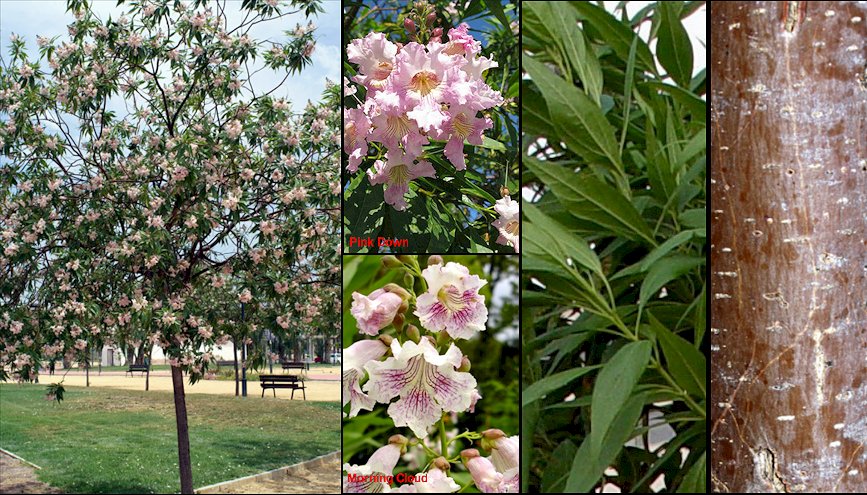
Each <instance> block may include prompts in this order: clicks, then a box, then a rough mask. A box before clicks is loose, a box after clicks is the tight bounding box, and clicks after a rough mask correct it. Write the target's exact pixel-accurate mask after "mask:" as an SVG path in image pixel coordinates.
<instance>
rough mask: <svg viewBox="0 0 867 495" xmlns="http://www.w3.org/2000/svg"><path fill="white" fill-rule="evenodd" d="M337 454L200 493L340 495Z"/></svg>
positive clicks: (221, 485) (222, 484)
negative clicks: (335, 494)
mask: <svg viewBox="0 0 867 495" xmlns="http://www.w3.org/2000/svg"><path fill="white" fill-rule="evenodd" d="M341 476H342V474H341V471H340V455H339V454H332V455H328V456H324V457H323V458H319V459H315V460H312V461H308V462H304V463H302V464H301V465H296V466H291V467H289V468H283V469H279V470H275V471H273V472H270V473H262V474H260V475H256V476H253V477H251V478H247V479H243V478H242V479H240V480H235V481H229V482H225V483H220V484H219V485H217V486H213V487H210V488H206V489H204V490H202V491H200V492H199V493H340V479H341Z"/></svg>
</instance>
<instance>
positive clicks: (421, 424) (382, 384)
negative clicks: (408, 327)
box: [364, 339, 476, 438]
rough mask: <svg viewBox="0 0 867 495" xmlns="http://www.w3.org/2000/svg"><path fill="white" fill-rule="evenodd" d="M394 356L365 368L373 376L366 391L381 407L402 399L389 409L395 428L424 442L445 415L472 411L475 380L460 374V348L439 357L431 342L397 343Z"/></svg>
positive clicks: (393, 343) (450, 349)
mask: <svg viewBox="0 0 867 495" xmlns="http://www.w3.org/2000/svg"><path fill="white" fill-rule="evenodd" d="M391 352H392V356H393V357H390V358H388V359H386V360H385V361H381V362H380V361H371V362H368V363H367V364H366V365H365V366H364V368H365V369H366V370H367V373H368V374H369V375H370V379H369V380H368V381H367V383H365V384H364V391H365V392H367V393H368V394H369V395H370V397H371V398H373V399H374V400H375V401H377V402H382V403H388V402H390V401H391V399H393V398H394V397H400V399H399V400H398V401H397V402H394V403H392V404H391V405H389V406H388V415H389V416H391V418H392V420H394V425H395V426H408V427H409V428H410V429H411V430H412V432H413V433H415V435H416V436H418V437H419V438H424V437H425V436H427V429H428V427H430V426H432V425H433V424H434V423H436V422H437V421H438V420H439V419H440V417H441V416H442V413H443V411H448V412H451V411H454V412H462V411H465V410H467V409H468V408H469V407H470V403H471V401H472V397H473V392H474V391H475V388H476V379H475V378H474V377H473V375H471V374H469V373H465V372H461V371H457V368H458V367H459V366H460V365H461V358H462V357H463V355H462V354H461V351H460V349H458V347H457V346H455V345H454V344H451V345H450V346H449V348H448V350H447V351H446V353H445V354H443V355H440V354H439V352H438V351H437V350H436V348H435V347H434V346H433V344H431V342H430V340H428V339H422V340H421V341H420V342H419V343H418V344H416V343H415V342H413V341H411V340H410V341H407V342H405V343H404V344H403V345H401V344H400V342H398V341H397V340H394V341H392V343H391Z"/></svg>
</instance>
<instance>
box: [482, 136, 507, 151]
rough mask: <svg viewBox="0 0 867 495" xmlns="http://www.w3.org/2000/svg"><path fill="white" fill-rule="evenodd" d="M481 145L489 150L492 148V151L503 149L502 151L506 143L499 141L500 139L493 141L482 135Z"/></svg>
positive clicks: (504, 149)
mask: <svg viewBox="0 0 867 495" xmlns="http://www.w3.org/2000/svg"><path fill="white" fill-rule="evenodd" d="M481 147H482V148H487V149H489V150H494V151H503V152H505V151H506V145H505V144H503V143H501V142H500V141H495V140H493V139H491V138H489V137H488V136H482V144H481Z"/></svg>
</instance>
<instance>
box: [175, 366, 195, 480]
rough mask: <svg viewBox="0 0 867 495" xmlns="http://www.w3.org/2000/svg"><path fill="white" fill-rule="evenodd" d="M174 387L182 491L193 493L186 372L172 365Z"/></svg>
mask: <svg viewBox="0 0 867 495" xmlns="http://www.w3.org/2000/svg"><path fill="white" fill-rule="evenodd" d="M171 368H172V387H173V388H174V392H175V419H176V421H177V425H178V469H179V470H180V474H181V493H193V468H192V463H191V461H190V431H189V427H188V424H187V403H186V396H185V395H184V373H183V371H182V370H181V368H180V367H178V366H172V367H171Z"/></svg>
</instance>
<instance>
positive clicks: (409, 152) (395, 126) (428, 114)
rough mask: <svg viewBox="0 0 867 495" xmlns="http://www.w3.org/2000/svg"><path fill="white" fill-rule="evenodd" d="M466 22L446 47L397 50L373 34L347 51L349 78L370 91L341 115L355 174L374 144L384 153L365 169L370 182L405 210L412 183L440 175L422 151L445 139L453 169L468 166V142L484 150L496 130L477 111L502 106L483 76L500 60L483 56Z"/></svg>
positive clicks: (432, 45) (436, 43)
mask: <svg viewBox="0 0 867 495" xmlns="http://www.w3.org/2000/svg"><path fill="white" fill-rule="evenodd" d="M468 30H469V26H468V25H467V24H461V25H460V26H458V27H457V28H453V29H451V30H449V32H448V37H449V41H448V42H447V43H440V42H439V41H437V40H434V41H430V42H429V43H427V44H426V45H422V44H419V43H416V42H411V43H407V44H406V45H404V46H402V47H399V46H398V45H396V44H395V43H392V42H391V41H389V40H388V39H386V37H385V35H384V34H383V33H370V34H368V35H367V36H365V37H364V38H361V39H356V40H353V41H352V43H350V44H349V46H348V47H347V48H346V53H347V57H348V59H349V61H350V62H352V63H353V64H356V65H357V66H358V74H357V75H355V76H354V77H353V78H352V79H353V81H355V82H356V83H358V84H361V85H363V86H364V87H365V88H366V90H367V95H366V98H365V101H364V102H361V106H360V107H359V108H352V109H346V110H344V143H345V144H344V150H345V151H346V153H347V154H348V155H349V165H348V169H349V171H351V172H355V171H357V170H358V166H359V165H360V164H361V162H362V160H363V159H364V157H366V156H367V154H368V151H369V144H371V143H380V144H381V145H382V147H383V148H384V149H385V150H387V152H386V154H385V160H381V159H380V160H377V161H376V162H375V163H374V166H373V168H372V169H370V170H368V171H367V174H368V177H369V179H370V182H371V184H383V185H385V201H386V202H387V203H388V204H390V205H392V206H393V207H394V208H395V209H398V210H403V209H405V208H406V206H407V204H406V199H405V198H404V195H405V194H406V193H407V192H408V191H409V182H410V181H412V180H413V179H417V178H419V177H435V176H436V171H435V170H434V168H433V166H432V165H431V163H430V162H429V161H427V160H424V159H423V154H424V152H423V150H422V147H423V146H425V145H427V144H430V141H431V140H434V141H440V142H445V143H446V145H445V156H446V158H447V159H448V160H449V161H450V162H451V163H452V164H453V165H454V166H455V169H456V170H464V169H466V162H465V161H464V141H466V142H468V143H470V144H474V145H480V144H482V133H483V132H484V131H485V130H486V129H490V128H491V127H492V126H493V123H492V121H491V119H489V118H487V117H485V116H479V112H481V111H484V110H487V109H490V108H493V107H495V106H498V105H500V104H502V103H503V97H502V95H500V93H499V92H497V91H495V90H493V89H492V88H491V87H490V86H488V85H487V84H486V83H485V81H484V79H482V73H483V72H484V71H485V70H487V69H489V68H491V67H496V66H497V63H496V62H494V61H493V60H490V59H488V58H486V57H483V56H481V55H480V54H479V53H480V51H481V43H480V42H478V41H476V40H474V39H473V37H472V35H470V34H469V31H468Z"/></svg>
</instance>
